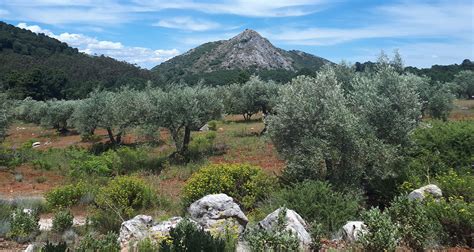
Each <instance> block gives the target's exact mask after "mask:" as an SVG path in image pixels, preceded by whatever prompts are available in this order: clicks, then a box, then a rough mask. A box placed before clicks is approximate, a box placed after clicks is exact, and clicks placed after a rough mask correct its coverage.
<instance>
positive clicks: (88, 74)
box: [0, 22, 152, 100]
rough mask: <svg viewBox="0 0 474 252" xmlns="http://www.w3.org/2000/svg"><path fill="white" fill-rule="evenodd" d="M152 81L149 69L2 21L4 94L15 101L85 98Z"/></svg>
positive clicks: (0, 48)
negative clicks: (82, 50)
mask: <svg viewBox="0 0 474 252" xmlns="http://www.w3.org/2000/svg"><path fill="white" fill-rule="evenodd" d="M151 78H152V76H151V74H150V73H149V71H148V70H144V69H140V68H138V67H136V66H134V65H131V64H129V63H126V62H120V61H117V60H115V59H112V58H110V57H106V56H103V55H101V56H90V55H87V54H84V53H80V52H78V50H77V49H76V48H72V47H69V46H68V45H67V44H66V43H64V42H60V41H58V40H56V39H54V38H51V37H48V36H46V35H44V34H36V33H33V32H31V31H29V30H26V29H21V28H18V27H15V26H13V25H9V24H7V23H4V22H0V90H2V91H3V92H6V93H7V94H8V96H9V97H12V98H14V99H24V98H26V97H32V98H33V99H35V100H47V99H52V98H56V99H74V98H83V97H85V96H87V94H88V93H90V92H91V91H92V90H94V89H96V88H102V89H111V90H113V89H117V88H118V87H121V86H124V85H128V86H133V87H135V88H138V87H144V86H145V85H146V82H147V81H148V80H150V79H151Z"/></svg>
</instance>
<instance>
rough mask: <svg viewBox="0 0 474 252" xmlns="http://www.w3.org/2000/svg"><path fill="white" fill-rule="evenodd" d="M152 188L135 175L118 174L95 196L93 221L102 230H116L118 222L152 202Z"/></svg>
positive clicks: (153, 197) (118, 225)
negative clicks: (95, 207)
mask: <svg viewBox="0 0 474 252" xmlns="http://www.w3.org/2000/svg"><path fill="white" fill-rule="evenodd" d="M154 199H155V196H154V195H153V191H152V189H151V188H150V187H149V186H148V185H147V184H145V182H144V181H143V180H141V179H139V178H137V177H132V176H119V177H116V178H114V179H113V180H111V181H110V182H109V183H108V184H107V186H105V187H103V188H101V189H100V190H99V192H98V194H97V196H96V199H95V202H96V205H97V209H96V210H97V211H96V213H95V215H94V216H93V219H92V220H93V222H94V223H95V224H96V226H98V227H99V228H102V229H104V230H107V229H108V228H110V229H109V230H118V229H119V227H120V223H121V222H122V221H124V220H127V219H129V218H131V217H133V216H134V215H135V214H136V211H137V210H141V209H144V208H146V207H149V206H151V205H152V204H153V201H154Z"/></svg>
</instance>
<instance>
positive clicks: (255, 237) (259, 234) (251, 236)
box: [244, 209, 300, 251]
mask: <svg viewBox="0 0 474 252" xmlns="http://www.w3.org/2000/svg"><path fill="white" fill-rule="evenodd" d="M285 216H286V209H283V210H281V211H280V212H279V213H278V219H277V223H276V225H275V226H274V227H273V228H272V229H268V230H266V229H262V228H260V227H258V226H256V227H250V228H249V229H248V230H247V231H246V232H245V234H244V235H245V240H246V241H247V242H248V243H249V246H250V248H251V250H252V251H299V247H300V245H299V240H298V238H297V237H296V235H295V234H293V233H292V232H291V231H289V230H286V225H287V224H286V221H285V219H286V218H285Z"/></svg>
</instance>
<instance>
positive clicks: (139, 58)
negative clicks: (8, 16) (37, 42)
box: [17, 23, 180, 68]
mask: <svg viewBox="0 0 474 252" xmlns="http://www.w3.org/2000/svg"><path fill="white" fill-rule="evenodd" d="M17 26H18V27H20V28H23V29H28V30H30V31H32V32H35V33H44V34H45V35H48V36H50V37H53V38H56V39H58V40H60V41H62V42H66V43H68V44H69V45H70V46H73V47H77V48H79V50H80V51H81V52H84V53H87V54H91V55H102V54H103V55H107V56H110V57H112V58H115V59H118V60H123V61H127V62H129V63H132V64H138V65H140V66H142V67H145V68H151V67H153V66H156V65H157V64H159V63H161V62H163V61H166V60H168V59H170V58H172V57H174V56H176V55H178V54H179V53H180V52H179V51H178V50H177V49H170V50H163V49H158V50H153V49H150V48H145V47H133V46H125V45H123V44H122V43H120V42H114V41H107V40H98V39H96V38H93V37H89V36H86V35H84V34H78V33H67V32H65V33H61V34H54V33H53V32H51V31H50V30H47V29H43V28H41V27H40V26H38V25H28V24H26V23H19V24H18V25H17Z"/></svg>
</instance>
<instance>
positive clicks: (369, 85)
mask: <svg viewBox="0 0 474 252" xmlns="http://www.w3.org/2000/svg"><path fill="white" fill-rule="evenodd" d="M327 76H329V77H330V78H329V77H327ZM315 78H316V79H317V81H314V79H315ZM318 78H319V79H318ZM462 80H463V81H466V82H472V77H469V76H467V77H466V78H462ZM299 83H313V84H312V85H314V86H318V87H319V88H326V89H325V90H318V93H315V94H313V96H314V97H313V98H311V99H316V97H318V96H321V97H320V99H322V100H324V101H329V100H328V99H329V98H328V97H326V96H327V95H331V94H333V93H334V92H337V93H334V95H335V96H334V97H330V98H331V99H333V100H334V101H333V102H334V103H329V104H324V106H322V107H321V108H318V110H317V113H316V114H314V115H312V116H313V117H316V119H318V120H321V118H324V113H325V111H326V110H328V111H333V110H334V111H333V112H331V113H329V112H328V113H329V114H328V115H327V116H328V118H326V119H325V120H324V123H323V125H324V126H327V125H328V124H329V122H330V121H331V120H333V119H331V118H333V117H335V116H337V115H338V114H340V113H343V112H344V111H347V110H348V109H349V108H350V109H352V110H353V111H351V112H352V113H354V114H357V115H361V114H363V113H369V112H371V113H372V114H370V115H367V116H366V117H365V118H359V119H358V120H349V119H348V118H345V116H343V115H341V116H340V117H336V118H334V120H333V123H337V124H341V123H343V122H344V120H347V121H348V123H349V122H351V124H352V123H356V124H358V123H360V122H362V121H364V122H366V123H367V125H366V126H364V127H363V128H364V129H367V130H368V129H371V130H374V132H373V134H374V137H377V138H380V137H381V138H382V139H384V140H383V142H387V141H394V142H393V143H394V144H402V143H403V139H404V138H406V134H405V133H406V132H407V131H409V130H410V129H412V128H413V127H412V126H409V125H405V123H408V122H410V123H411V124H410V125H414V124H416V122H418V121H419V120H420V117H421V116H422V115H430V116H431V117H434V118H439V119H444V120H446V119H447V116H448V114H449V111H450V110H451V106H452V105H451V104H452V100H453V98H454V95H453V94H452V93H453V90H451V89H448V88H446V86H443V85H433V84H432V83H431V82H430V79H429V78H427V77H419V76H416V75H414V74H410V73H403V72H400V71H398V70H397V68H396V67H395V66H394V64H393V62H392V63H391V62H389V61H388V60H387V59H383V58H382V59H379V64H378V66H377V67H375V68H374V69H372V70H367V71H364V72H359V71H357V69H356V68H355V67H353V66H349V65H346V64H340V65H331V66H329V65H328V66H326V67H324V69H323V70H322V71H321V72H320V73H318V74H317V76H316V77H306V76H299V77H296V78H294V79H293V80H292V81H291V82H290V83H288V84H279V83H276V82H273V81H263V80H261V79H260V78H259V77H256V76H251V77H250V79H249V80H248V81H247V82H245V83H243V84H231V85H228V86H221V87H208V86H206V85H204V83H200V84H198V85H196V86H192V87H191V86H187V85H176V86H172V87H168V88H166V89H162V88H157V87H151V86H147V87H145V88H144V89H141V90H137V89H132V88H128V87H123V88H121V89H119V90H117V91H107V90H95V91H93V92H91V93H90V94H89V95H88V96H87V98H85V99H78V100H58V99H50V100H47V101H38V100H35V99H32V98H26V99H24V100H18V101H16V102H14V105H8V106H13V107H14V109H4V110H3V111H4V112H2V114H5V116H3V117H2V118H4V121H5V122H7V120H6V118H10V117H11V116H14V117H15V118H17V119H19V120H23V121H26V122H32V123H37V124H40V125H43V126H45V127H50V128H55V129H57V130H58V131H59V132H66V131H67V130H68V129H69V128H72V127H73V128H75V129H76V130H78V131H79V132H80V133H81V134H83V135H92V134H94V132H95V130H96V129H97V128H103V129H106V130H107V132H108V136H109V139H110V142H111V143H114V144H120V143H121V142H122V137H123V135H124V134H125V133H126V132H127V131H128V130H129V129H132V128H136V127H141V128H146V129H147V130H149V131H154V130H155V131H156V130H157V129H158V128H159V127H163V128H167V129H168V130H169V131H170V133H171V136H172V138H173V140H174V142H175V144H176V149H177V152H179V153H182V154H184V153H186V152H187V148H188V144H189V141H190V133H191V131H193V130H198V129H199V128H200V127H202V126H203V125H204V124H205V123H206V122H208V121H210V120H213V119H219V118H220V117H221V115H222V114H223V113H226V114H241V115H243V116H244V118H245V119H246V120H249V119H251V117H252V115H254V114H256V113H258V112H262V113H263V114H264V116H265V117H266V116H267V115H274V114H277V115H279V116H280V115H283V114H284V113H283V111H285V110H288V109H292V108H293V107H292V106H293V105H291V104H287V102H290V101H293V100H302V99H301V97H300V95H304V94H305V93H301V94H300V93H298V92H297V89H298V88H303V87H306V86H304V85H303V86H302V84H299ZM306 85H308V86H309V87H310V88H314V87H311V85H310V84H306ZM309 87H308V88H309ZM412 89H413V90H412ZM311 92H314V90H308V91H307V93H311ZM407 95H411V96H410V97H409V99H408V98H407ZM3 97H4V98H5V99H3V100H5V101H6V100H8V99H6V96H5V95H3ZM407 99H408V100H407ZM302 101H303V100H302ZM369 101H371V102H372V103H367V102H369ZM317 102H319V100H309V101H308V102H307V103H304V104H299V105H298V106H299V107H301V108H305V110H309V109H311V108H313V107H312V106H315V104H317ZM4 103H5V105H2V107H6V106H7V104H11V103H12V102H8V103H7V102H4ZM348 104H349V105H350V107H349V108H348V106H349V105H348ZM275 107H277V108H279V110H278V109H277V110H275V109H274V108H275ZM356 110H357V111H356ZM8 111H14V113H13V115H11V116H8V117H7V116H6V114H9V113H8ZM306 112H308V111H306ZM418 112H419V114H418ZM291 113H293V112H291ZM291 113H290V114H291ZM294 113H295V115H301V116H302V115H304V113H303V114H301V113H300V112H297V111H294ZM10 114H11V113H10ZM397 116H402V117H403V118H401V119H399V118H397ZM349 117H350V116H349ZM336 119H337V120H336ZM302 120H304V122H305V123H309V122H310V121H311V120H312V118H311V117H309V115H308V118H303V119H302ZM399 120H400V121H399ZM404 120H405V121H404ZM264 121H265V124H266V125H267V124H268V122H269V121H271V120H264ZM375 121H379V122H383V125H380V126H377V127H375V126H373V125H370V123H372V122H375ZM291 122H292V123H294V124H293V125H292V127H298V126H297V120H294V121H293V120H292V121H291ZM369 122H370V123H369ZM402 122H403V123H402ZM4 125H6V123H4ZM315 125H317V124H315ZM272 127H274V128H278V125H275V124H273V126H272ZM314 127H316V126H314ZM351 127H354V126H351ZM394 127H396V128H394ZM348 128H350V127H349V126H348ZM348 128H346V127H344V130H347V129H348ZM399 131H400V132H405V133H404V134H402V135H403V136H404V137H402V136H401V135H400V134H401V133H399ZM295 132H296V131H294V130H293V131H288V134H290V135H288V136H286V137H285V138H284V139H294V138H295V137H296V136H297V134H295ZM3 135H5V133H3ZM275 140H276V141H278V139H275ZM285 141H287V140H285ZM305 166H306V165H305Z"/></svg>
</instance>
